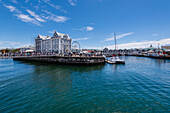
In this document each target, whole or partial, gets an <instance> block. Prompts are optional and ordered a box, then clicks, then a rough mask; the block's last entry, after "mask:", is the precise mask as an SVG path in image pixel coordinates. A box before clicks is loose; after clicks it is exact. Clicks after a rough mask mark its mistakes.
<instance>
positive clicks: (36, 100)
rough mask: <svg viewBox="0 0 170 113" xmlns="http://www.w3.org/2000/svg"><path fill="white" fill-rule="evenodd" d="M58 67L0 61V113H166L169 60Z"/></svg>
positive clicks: (169, 88) (129, 59) (168, 108)
mask: <svg viewBox="0 0 170 113" xmlns="http://www.w3.org/2000/svg"><path fill="white" fill-rule="evenodd" d="M125 59H126V65H110V64H105V65H98V66H90V67H87V66H63V65H47V64H38V63H24V62H20V61H13V60H12V59H0V112H1V113H6V112H11V113H13V112H21V113H28V112H31V113H39V112H42V113H48V112H49V113H53V112H57V113H59V112H62V113H68V112H74V113H75V112H77V113H80V112H83V113H84V112H97V113H98V112H99V113H103V112H154V113H156V112H170V60H159V59H150V58H142V57H126V58H125Z"/></svg>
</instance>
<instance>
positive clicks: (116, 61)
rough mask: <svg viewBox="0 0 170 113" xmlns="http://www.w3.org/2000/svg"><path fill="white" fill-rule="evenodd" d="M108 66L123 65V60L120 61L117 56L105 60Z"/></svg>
mask: <svg viewBox="0 0 170 113" xmlns="http://www.w3.org/2000/svg"><path fill="white" fill-rule="evenodd" d="M106 62H107V63H109V64H125V61H124V60H121V59H120V58H119V57H118V56H116V57H111V58H110V59H108V60H106Z"/></svg>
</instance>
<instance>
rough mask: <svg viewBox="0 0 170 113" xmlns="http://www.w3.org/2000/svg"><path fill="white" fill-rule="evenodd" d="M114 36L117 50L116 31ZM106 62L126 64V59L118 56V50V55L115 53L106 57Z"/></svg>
mask: <svg viewBox="0 0 170 113" xmlns="http://www.w3.org/2000/svg"><path fill="white" fill-rule="evenodd" d="M114 38H115V51H116V46H117V45H116V33H114ZM106 62H107V63H109V64H125V61H124V60H121V59H120V58H119V57H118V53H117V52H116V55H113V57H111V58H109V59H106Z"/></svg>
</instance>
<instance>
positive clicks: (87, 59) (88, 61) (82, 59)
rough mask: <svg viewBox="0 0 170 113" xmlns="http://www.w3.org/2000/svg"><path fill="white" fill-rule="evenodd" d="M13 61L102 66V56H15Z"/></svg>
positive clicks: (103, 59) (103, 61) (103, 60)
mask: <svg viewBox="0 0 170 113" xmlns="http://www.w3.org/2000/svg"><path fill="white" fill-rule="evenodd" d="M13 60H17V61H30V62H42V63H55V64H67V65H68V64H74V65H95V64H104V63H105V58H104V57H102V56H16V57H13Z"/></svg>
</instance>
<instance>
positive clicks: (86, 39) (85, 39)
mask: <svg viewBox="0 0 170 113" xmlns="http://www.w3.org/2000/svg"><path fill="white" fill-rule="evenodd" d="M88 39H89V38H87V37H86V38H77V39H73V41H79V40H88Z"/></svg>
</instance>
